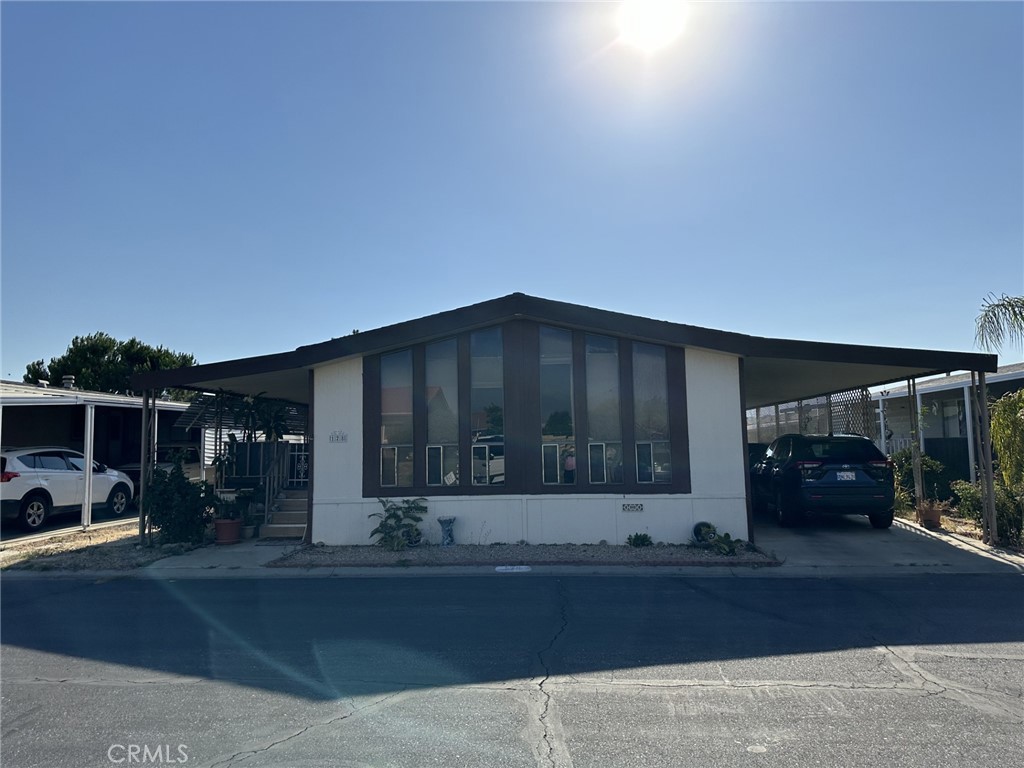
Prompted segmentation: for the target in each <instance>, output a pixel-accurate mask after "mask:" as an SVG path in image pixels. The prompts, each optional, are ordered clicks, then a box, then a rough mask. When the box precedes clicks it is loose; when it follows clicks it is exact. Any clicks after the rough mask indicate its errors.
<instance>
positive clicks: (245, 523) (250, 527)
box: [235, 488, 265, 539]
mask: <svg viewBox="0 0 1024 768" xmlns="http://www.w3.org/2000/svg"><path fill="white" fill-rule="evenodd" d="M263 495H264V490H263V488H257V489H256V490H255V491H239V492H238V495H237V496H235V503H236V504H237V505H238V507H239V509H240V510H241V513H242V514H241V517H242V538H243V539H252V538H255V537H256V536H258V535H259V531H260V523H262V522H263V518H264V509H265V507H264V505H263V503H262V502H260V501H257V499H261V498H263Z"/></svg>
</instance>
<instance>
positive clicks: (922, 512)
mask: <svg viewBox="0 0 1024 768" xmlns="http://www.w3.org/2000/svg"><path fill="white" fill-rule="evenodd" d="M917 522H918V525H922V526H924V527H925V528H930V529H933V530H934V529H937V528H941V527H942V510H941V509H939V508H938V507H933V506H931V505H928V504H922V505H921V506H919V507H918V508H917Z"/></svg>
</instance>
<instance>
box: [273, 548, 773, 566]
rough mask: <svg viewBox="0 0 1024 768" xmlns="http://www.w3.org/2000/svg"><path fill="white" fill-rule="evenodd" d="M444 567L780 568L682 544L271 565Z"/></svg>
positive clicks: (289, 559)
mask: <svg viewBox="0 0 1024 768" xmlns="http://www.w3.org/2000/svg"><path fill="white" fill-rule="evenodd" d="M424 565H425V566H444V565H487V566H500V565H510V566H511V565H676V566H679V565H705V566H715V565H718V566H721V565H725V566H732V565H736V566H745V567H758V566H774V565H779V562H778V561H777V560H775V559H774V558H772V557H770V556H769V555H767V554H765V553H764V552H761V551H760V550H757V549H744V550H743V551H738V552H737V553H736V554H734V555H725V554H720V553H718V552H716V551H714V550H712V549H710V548H704V547H695V546H684V545H677V544H663V545H654V546H650V547H627V546H614V545H610V544H538V545H529V544H491V545H476V544H456V545H453V546H450V547H441V546H436V545H423V546H419V547H415V548H411V549H404V550H400V551H398V552H392V551H389V550H386V549H382V548H381V547H375V546H358V547H329V546H323V545H316V546H308V547H303V548H301V549H297V550H295V551H293V552H290V553H289V554H287V555H285V556H284V557H281V558H279V559H277V560H274V561H272V562H270V563H268V564H267V567H269V568H321V567H322V568H343V567H381V566H424Z"/></svg>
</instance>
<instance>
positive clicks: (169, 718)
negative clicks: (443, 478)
mask: <svg viewBox="0 0 1024 768" xmlns="http://www.w3.org/2000/svg"><path fill="white" fill-rule="evenodd" d="M1022 586H1024V581H1022V577H1021V576H1020V575H1014V574H1011V575H974V576H964V575H960V576H946V575H925V576H907V577H901V578H875V579H871V578H859V579H838V578H837V579H780V578H771V579H756V578H745V579H734V578H689V577H680V576H673V577H656V576H655V577H638V576H555V575H540V574H505V575H498V574H495V575H491V576H472V577H449V578H444V577H424V578H416V579H412V578H397V579H389V578H379V579H311V580H294V579H292V580H270V579H262V580H255V579H254V580H231V579H227V580H213V581H200V580H195V581H173V580H171V581H167V580H159V581H157V580H147V579H117V580H99V581H97V580H95V579H81V580H78V579H75V580H44V579H40V580H13V579H9V580H4V581H3V582H2V583H0V596H2V600H3V603H2V607H3V625H2V637H0V639H2V644H3V645H2V705H0V717H2V724H3V725H2V728H3V730H2V741H0V764H2V765H3V766H4V768H13V767H15V766H17V767H19V768H21V767H25V768H28V767H29V766H45V767H46V768H53V767H56V766H111V765H118V764H120V765H130V764H132V762H130V758H131V756H132V753H131V752H130V751H129V750H131V749H135V750H136V751H135V752H134V755H135V757H136V758H137V759H136V760H135V761H134V764H140V763H142V762H143V757H145V756H146V755H147V752H145V751H144V750H147V749H148V756H149V758H151V759H150V760H149V761H148V762H149V763H150V764H152V763H156V762H160V763H163V764H165V765H166V764H175V763H176V764H182V763H183V762H185V761H183V759H182V758H185V759H186V760H187V764H188V765H189V766H296V767H302V768H305V767H308V766H383V765H396V766H430V765H437V766H459V765H464V766H477V765H479V766H570V765H575V766H601V767H602V768H607V767H608V766H686V765H694V766H719V765H722V766H734V765H735V766H740V765H743V766H749V765H772V766H801V767H804V766H815V765H821V766H831V765H835V766H871V767H872V768H875V767H876V766H884V765H896V764H899V765H901V766H927V767H928V768H935V766H949V765H964V766H972V768H982V767H984V766H1000V768H1003V767H1004V766H1006V765H1009V764H1013V763H1014V762H1015V761H1016V760H1018V759H1019V757H1020V755H1021V750H1022V747H1024V735H1022V734H1024V727H1022V725H1024V703H1022V702H1024V699H1022V688H1024V680H1022V669H1024V664H1022V661H1024V591H1022V589H1021V588H1022ZM157 757H159V758H160V759H159V760H157V759H155V758H157Z"/></svg>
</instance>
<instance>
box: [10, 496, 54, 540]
mask: <svg viewBox="0 0 1024 768" xmlns="http://www.w3.org/2000/svg"><path fill="white" fill-rule="evenodd" d="M49 514H50V500H49V499H47V498H46V497H45V496H44V495H43V494H41V493H33V494H30V495H28V496H26V497H25V498H24V499H22V501H21V512H20V513H19V514H18V523H20V524H21V527H22V528H24V529H25V530H26V531H38V530H39V529H40V528H41V527H42V525H43V521H44V520H46V518H47V517H48V516H49Z"/></svg>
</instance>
